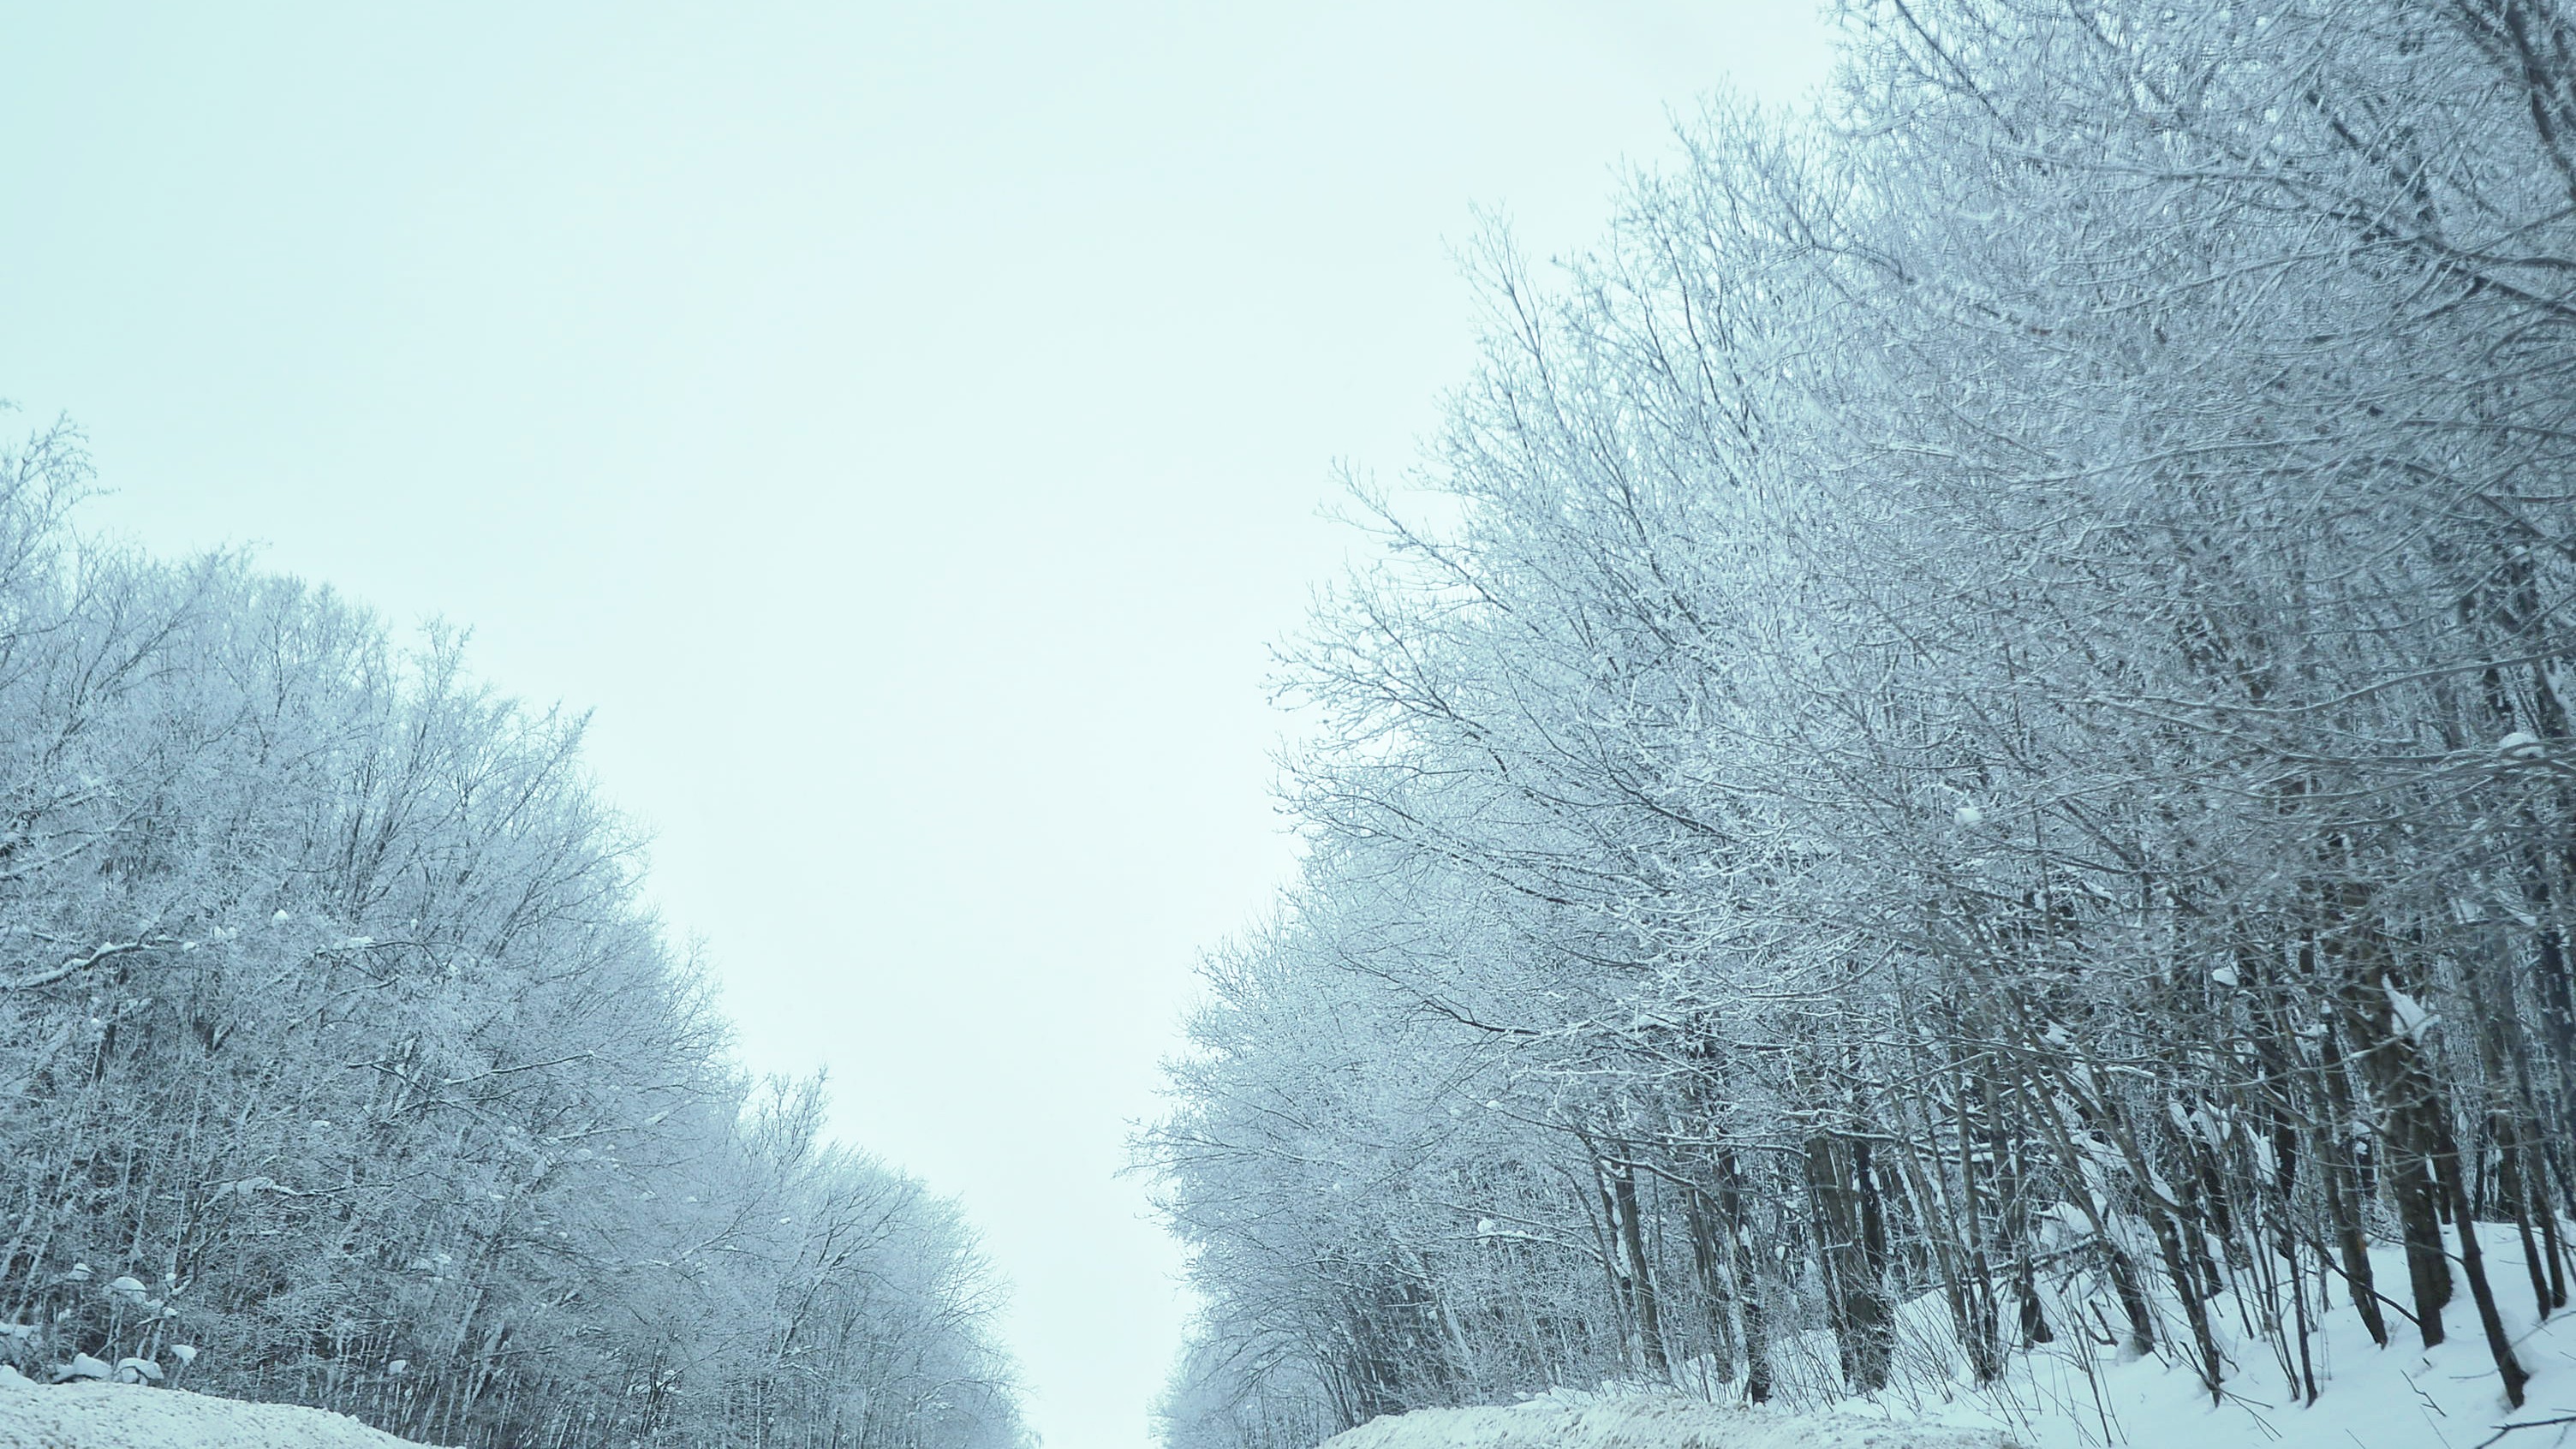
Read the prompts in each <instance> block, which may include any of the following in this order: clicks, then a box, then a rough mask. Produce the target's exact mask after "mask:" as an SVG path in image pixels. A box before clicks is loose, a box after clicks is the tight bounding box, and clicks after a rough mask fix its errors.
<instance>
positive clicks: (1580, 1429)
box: [1324, 1393, 2013, 1449]
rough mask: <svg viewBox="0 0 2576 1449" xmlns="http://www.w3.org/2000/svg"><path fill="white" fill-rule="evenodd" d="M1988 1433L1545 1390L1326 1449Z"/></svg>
mask: <svg viewBox="0 0 2576 1449" xmlns="http://www.w3.org/2000/svg"><path fill="white" fill-rule="evenodd" d="M2012 1444H2013V1441H2012V1440H2010V1439H2007V1438H2005V1437H2003V1436H2002V1435H2000V1434H1998V1433H1996V1432H1995V1431H1993V1430H1990V1429H1988V1430H1977V1429H1960V1428H1947V1427H1939V1426H1934V1425H1927V1424H1896V1423H1889V1422H1884V1421H1881V1422H1872V1421H1870V1420H1868V1419H1862V1418H1854V1417H1851V1416H1848V1415H1842V1414H1781V1413H1771V1412H1767V1411H1764V1410H1761V1409H1745V1408H1727V1407H1721V1406H1719V1405H1716V1404H1709V1403H1702V1402H1700V1401H1698V1400H1695V1399H1684V1398H1674V1397H1665V1396H1654V1397H1648V1396H1637V1397H1623V1396H1606V1395H1605V1396H1593V1395H1588V1394H1565V1393H1558V1394H1549V1395H1546V1396H1544V1397H1541V1398H1535V1399H1531V1400H1529V1401H1527V1402H1525V1403H1518V1404H1510V1405H1505V1406H1501V1407H1496V1408H1482V1409H1423V1410H1419V1411H1417V1412H1415V1413H1410V1414H1389V1415H1387V1416H1386V1417H1384V1418H1382V1419H1376V1420H1373V1421H1371V1422H1369V1423H1366V1424H1362V1425H1361V1426H1360V1427H1358V1428H1356V1429H1353V1430H1351V1431H1349V1432H1348V1433H1344V1434H1336V1435H1334V1436H1333V1437H1332V1438H1330V1439H1327V1440H1325V1441H1324V1449H2012Z"/></svg>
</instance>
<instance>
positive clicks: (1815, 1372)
mask: <svg viewBox="0 0 2576 1449" xmlns="http://www.w3.org/2000/svg"><path fill="white" fill-rule="evenodd" d="M2480 1237H2481V1239H2482V1240H2484V1247H2485V1250H2486V1254H2487V1259H2488V1266H2489V1271H2490V1272H2491V1273H2494V1274H2495V1275H2496V1276H2495V1284H2496V1295H2497V1299H2498V1307H2499V1308H2500V1310H2501V1311H2502V1315H2503V1318H2504V1322H2505V1329H2506V1332H2507V1334H2508V1336H2510V1337H2511V1339H2512V1340H2513V1344H2514V1353H2515V1356H2516V1357H2517V1358H2518V1359H2519V1360H2520V1362H2521V1364H2522V1366H2523V1367H2524V1368H2525V1369H2527V1370H2529V1371H2530V1373H2531V1383H2530V1386H2529V1391H2528V1399H2527V1401H2526V1402H2525V1404H2524V1405H2523V1407H2522V1408H2521V1409H2519V1410H2513V1409H2509V1408H2508V1407H2507V1406H2506V1404H2505V1401H2504V1394H2503V1391H2502V1389H2501V1388H2500V1387H2499V1385H2498V1382H2497V1378H2496V1370H2495V1363H2494V1361H2493V1360H2492V1359H2491V1358H2490V1357H2489V1356H2488V1353H2487V1347H2486V1342H2485V1340H2484V1338H2483V1336H2482V1335H2481V1334H2480V1333H2479V1331H2478V1324H2477V1318H2476V1315H2475V1314H2474V1313H2473V1312H2472V1311H2471V1309H2470V1306H2469V1304H2468V1302H2467V1294H2466V1293H2465V1292H2463V1293H2462V1294H2461V1296H2460V1299H2459V1300H2458V1301H2456V1302H2455V1303H2454V1304H2453V1305H2452V1307H2451V1309H2450V1311H2449V1313H2448V1315H2447V1318H2448V1326H2449V1329H2450V1335H2451V1336H2450V1341H2449V1342H2447V1343H2444V1344H2442V1345H2441V1346H2440V1347H2438V1348H2435V1349H2432V1350H2431V1351H2429V1352H2428V1351H2426V1350H2425V1349H2424V1347H2423V1346H2422V1344H2421V1342H2420V1341H2419V1339H2418V1338H2417V1336H2416V1334H2415V1332H2414V1330H2413V1328H2412V1326H2411V1325H2410V1324H2409V1323H2408V1322H2407V1321H2406V1320H2405V1319H2404V1318H2403V1317H2401V1316H2399V1314H2398V1312H2397V1311H2392V1312H2391V1314H2390V1317H2389V1325H2388V1326H2389V1329H2390V1343H2389V1346H2388V1347H2386V1348H2384V1349H2383V1348H2380V1347H2378V1346H2377V1345H2375V1344H2373V1343H2372V1342H2371V1341H2370V1337H2369V1334H2368V1333H2367V1332H2366V1331H2365V1330H2364V1329H2363V1327H2362V1325H2361V1319H2360V1316H2359V1315H2358V1314H2356V1313H2354V1312H2353V1310H2352V1308H2351V1307H2350V1305H2349V1304H2348V1303H2342V1302H2339V1301H2338V1302H2330V1303H2328V1304H2324V1305H2320V1304H2318V1303H2317V1302H2316V1301H2315V1300H2314V1299H2313V1298H2311V1299H2310V1302H2309V1311H2310V1313H2311V1315H2312V1320H2311V1321H2312V1322H2313V1323H2314V1325H2315V1332H2314V1333H2313V1335H2312V1336H2311V1337H2310V1338H2309V1340H2308V1353H2309V1357H2310V1361H2311V1366H2312V1367H2313V1369H2314V1371H2315V1374H2316V1377H2317V1380H2318V1385H2319V1388H2320V1390H2321V1392H2320V1393H2319V1395H2318V1397H2317V1400H2316V1402H2315V1403H2313V1404H2304V1403H2302V1402H2301V1398H2302V1395H2301V1393H2300V1392H2299V1391H2298V1390H2297V1389H2296V1388H2295V1387H2294V1385H2295V1383H2296V1377H2295V1375H2296V1373H2297V1365H2296V1364H2295V1362H2293V1363H2284V1362H2283V1361H2282V1359H2281V1357H2280V1356H2279V1355H2278V1354H2277V1353H2276V1352H2275V1351H2274V1349H2273V1348H2272V1347H2270V1342H2271V1341H2270V1339H2269V1338H2268V1336H2267V1335H2265V1334H2263V1333H2261V1332H2258V1331H2257V1330H2258V1329H2259V1328H2260V1326H2261V1322H2262V1319H2263V1316H2264V1315H2263V1314H2262V1313H2261V1311H2260V1305H2249V1304H2245V1303H2242V1302H2240V1301H2239V1300H2238V1298H2237V1295H2235V1294H2233V1293H2229V1294H2222V1295H2220V1296H2219V1297H2218V1298H2216V1299H2214V1300H2212V1302H2211V1316H2212V1318H2213V1319H2214V1320H2215V1322H2214V1324H2213V1327H2214V1329H2215V1331H2216V1332H2217V1335H2218V1337H2219V1340H2220V1343H2221V1346H2222V1348H2223V1349H2224V1351H2225V1354H2226V1358H2227V1377H2226V1380H2225V1385H2224V1386H2225V1389H2226V1394H2225V1397H2224V1400H2223V1402H2221V1403H2219V1404H2216V1405H2212V1404H2211V1402H2210V1397H2209V1394H2208V1391H2207V1390H2205V1389H2203V1388H2202V1387H2201V1384H2200V1380H2199V1378H2198V1376H2197V1375H2196V1374H2194V1373H2193V1372H2192V1370H2191V1368H2190V1366H2189V1365H2188V1363H2187V1362H2184V1361H2183V1360H2182V1359H2181V1358H2179V1357H2168V1356H2167V1355H2165V1354H2155V1355H2149V1356H2147V1357H2144V1358H2137V1359H2124V1357H2123V1356H2122V1355H2120V1354H2119V1353H2117V1352H2115V1351H2114V1350H2112V1349H2110V1348H2107V1347H2103V1346H2101V1345H2099V1344H2098V1343H2096V1342H2094V1341H2092V1340H2091V1339H2089V1338H2087V1337H2085V1336H2083V1335H2081V1334H2078V1333H2067V1334H2063V1335H2061V1336H2060V1338H2059V1340H2058V1341H2057V1342H2056V1343H2055V1344H2052V1345H2050V1346H2048V1347H2046V1348H2043V1349H2038V1350H2034V1351H2030V1352H2025V1353H2022V1354H2019V1355H2017V1356H2016V1357H2015V1358H2014V1360H2013V1362H2012V1364H2011V1366H2010V1368H2009V1369H2008V1371H2007V1372H2006V1373H2005V1374H2004V1376H2003V1378H2002V1379H2001V1380H2000V1381H1998V1382H1996V1383H1994V1384H1990V1385H1987V1386H1984V1387H1976V1386H1973V1385H1971V1384H1970V1383H1969V1382H1968V1381H1967V1379H1966V1378H1965V1376H1964V1375H1963V1374H1961V1373H1959V1372H1958V1371H1957V1366H1956V1364H1955V1362H1953V1361H1952V1359H1953V1355H1952V1354H1951V1353H1950V1352H1949V1351H1948V1350H1947V1349H1946V1348H1945V1343H1946V1339H1947V1337H1948V1332H1949V1330H1948V1323H1947V1317H1946V1310H1944V1309H1943V1308H1942V1307H1941V1306H1940V1304H1939V1303H1938V1302H1937V1301H1934V1300H1930V1299H1926V1300H1922V1301H1918V1302H1915V1303H1911V1304H1907V1305H1906V1306H1905V1307H1904V1308H1903V1309H1902V1310H1900V1313H1899V1320H1900V1321H1899V1337H1900V1354H1899V1361H1900V1364H1901V1365H1903V1367H1902V1368H1901V1370H1900V1374H1899V1377H1898V1381H1897V1382H1896V1383H1894V1384H1892V1385H1891V1386H1890V1387H1889V1388H1888V1389H1887V1390H1886V1391H1885V1392H1884V1393H1881V1394H1879V1395H1877V1396H1875V1397H1874V1398H1869V1399H1851V1400H1846V1401H1844V1402H1843V1403H1841V1404H1838V1405H1836V1406H1834V1407H1832V1408H1830V1409H1826V1410H1821V1411H1817V1412H1813V1413H1808V1414H1790V1413H1759V1412H1753V1411H1748V1410H1744V1409H1740V1408H1732V1407H1720V1406H1718V1405H1713V1404H1710V1403H1708V1402H1706V1401H1705V1400H1703V1399H1699V1398H1693V1397H1689V1396H1685V1395H1676V1394H1672V1393H1669V1392H1666V1393H1661V1394H1651V1393H1646V1392H1643V1391H1635V1390H1631V1391H1626V1392H1620V1393H1604V1394H1600V1395H1587V1394H1555V1395H1549V1396H1546V1397H1542V1398H1538V1399H1533V1400H1531V1401H1529V1402H1527V1403H1523V1404H1515V1405H1511V1406H1508V1407H1502V1408H1481V1409H1436V1410H1424V1411H1421V1412H1417V1413H1412V1414H1402V1415H1391V1416H1389V1417H1387V1418H1383V1419H1379V1420H1377V1421H1376V1422H1374V1423H1370V1424H1365V1425H1362V1426H1361V1427H1359V1428H1357V1429H1353V1430H1351V1431H1350V1432H1349V1433H1346V1434H1342V1435H1340V1436H1338V1437H1336V1438H1333V1439H1331V1440H1328V1441H1326V1442H1327V1444H1328V1445H1329V1446H1330V1449H1541V1446H1545V1449H1829V1446H1830V1449H1845V1446H1849V1449H1863V1446H1868V1449H1964V1446H1970V1445H1974V1446H1979V1449H1991V1446H2002V1445H2012V1446H2017V1449H2105V1446H2115V1445H2131V1446H2136V1449H2165V1446H2168V1445H2179V1446H2185V1449H2299V1446H2304V1445H2310V1444H2315V1445H2325V1446H2333V1449H2477V1446H2481V1445H2490V1444H2491V1445H2495V1446H2498V1449H2576V1307H2571V1308H2570V1309H2569V1310H2568V1311H2565V1312H2561V1313H2558V1314H2556V1315H2554V1316H2552V1317H2551V1318H2550V1319H2549V1320H2548V1321H2546V1322H2543V1321H2541V1320H2540V1318H2539V1315H2538V1313H2537V1312H2536V1305H2535V1304H2534V1302H2533V1297H2532V1293H2531V1290H2530V1288H2529V1287H2528V1285H2527V1284H2526V1282H2525V1281H2524V1277H2523V1274H2522V1273H2521V1272H2520V1267H2519V1258H2518V1255H2519V1248H2518V1246H2517V1245H2516V1243H2515V1240H2514V1237H2513V1230H2512V1229H2511V1228H2509V1227H2503V1226H2499V1225H2494V1224H2486V1225H2482V1226H2481V1228H2480ZM2372 1258H2373V1260H2374V1264H2375V1266H2376V1268H2377V1271H2378V1274H2379V1280H2380V1282H2381V1283H2382V1284H2383V1285H2386V1284H2396V1285H2400V1287H2401V1290H2402V1285H2404V1284H2405V1282H2406V1264H2405V1260H2404V1257H2403V1256H2402V1255H2401V1254H2400V1253H2399V1251H2398V1250H2397V1249H2395V1248H2391V1247H2379V1248H2375V1249H2374V1250H2373V1252H2372ZM2055 1307H2056V1310H2057V1320H2056V1321H2058V1322H2061V1323H2073V1322H2076V1321H2079V1320H2076V1319H2075V1318H2074V1317H2073V1316H2072V1314H2071V1313H2070V1312H2069V1311H2068V1307H2067V1305H2065V1304H2063V1303H2060V1304H2057V1305H2055ZM2160 1307H2162V1308H2163V1309H2165V1311H2166V1313H2167V1315H2168V1321H2167V1324H2166V1334H2167V1343H2168V1345H2169V1346H2170V1345H2173V1344H2178V1343H2181V1342H2183V1341H2185V1340H2184V1339H2183V1338H2182V1336H2181V1330H2180V1325H2179V1323H2178V1322H2175V1321H2173V1320H2172V1319H2171V1317H2170V1315H2171V1313H2172V1305H2171V1304H2170V1303H2164V1304H2160ZM2276 1311H2277V1310H2276ZM2284 1316H2286V1315H2284ZM1832 1358H1833V1349H1832V1340H1831V1338H1830V1337H1828V1336H1826V1335H1823V1334H1811V1335H1804V1336H1801V1337H1800V1338H1796V1339H1790V1340H1787V1341H1783V1342H1781V1343H1779V1344H1777V1345H1775V1349H1774V1352H1773V1355H1772V1361H1773V1364H1774V1366H1775V1368H1776V1369H1778V1370H1779V1372H1780V1376H1781V1378H1782V1380H1783V1381H1784V1383H1786V1384H1789V1385H1791V1386H1793V1388H1794V1389H1796V1390H1799V1391H1803V1392H1805V1393H1807V1394H1811V1395H1815V1396H1819V1397H1820V1396H1822V1394H1823V1393H1824V1389H1823V1387H1822V1386H1823V1384H1825V1383H1828V1382H1830V1381H1831V1380H1830V1379H1829V1378H1827V1377H1825V1376H1826V1375H1829V1374H1830V1373H1831V1372H1832V1370H1831V1368H1830V1364H1831V1362H1832ZM1724 1392H1725V1388H1724V1386H1719V1394H1720V1396H1723V1394H1724ZM1808 1402H1815V1398H1813V1397H1811V1398H1809V1399H1808ZM2561 1420H2566V1421H2570V1422H2557V1421H2561ZM2509 1424H2511V1425H2520V1426H2523V1427H2520V1428H2517V1429H2514V1430H2513V1431H2512V1432H2510V1433H2507V1432H2505V1429H2506V1426H2507V1425H2509Z"/></svg>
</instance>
